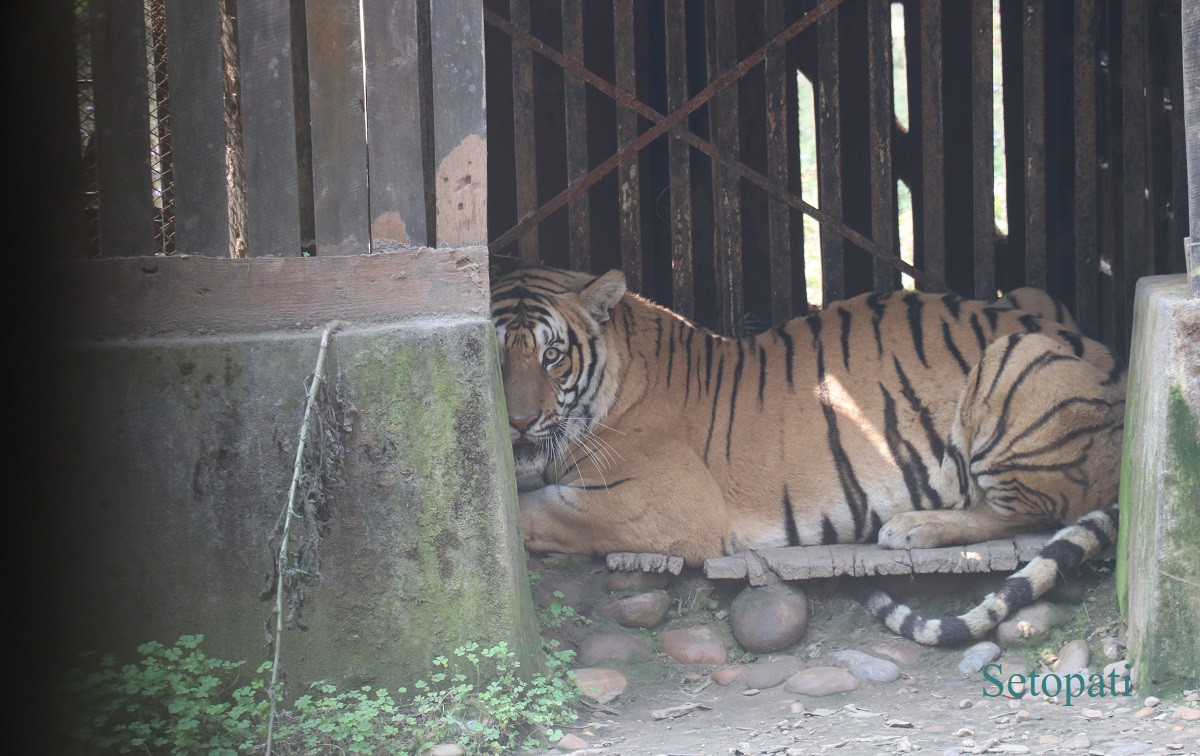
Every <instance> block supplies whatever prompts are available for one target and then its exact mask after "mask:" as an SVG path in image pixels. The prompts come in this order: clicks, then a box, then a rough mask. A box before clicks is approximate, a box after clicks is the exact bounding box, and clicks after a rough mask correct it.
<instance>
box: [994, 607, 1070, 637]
mask: <svg viewBox="0 0 1200 756" xmlns="http://www.w3.org/2000/svg"><path fill="white" fill-rule="evenodd" d="M1065 619H1066V615H1065V613H1064V612H1063V610H1062V609H1059V608H1058V607H1056V606H1055V605H1054V604H1050V603H1047V602H1045V601H1037V602H1034V603H1032V604H1030V605H1029V606H1027V607H1025V608H1024V609H1022V610H1020V611H1019V612H1017V613H1016V614H1014V615H1013V616H1011V617H1009V618H1008V619H1006V620H1004V621H1003V622H1001V623H1000V624H999V626H997V627H996V642H998V643H999V644H1000V645H1001V646H1015V645H1017V644H1020V643H1026V642H1028V641H1032V640H1037V639H1039V638H1044V637H1046V635H1048V634H1049V633H1050V630H1051V628H1053V627H1055V626H1057V625H1060V624H1062V622H1063V620H1065Z"/></svg>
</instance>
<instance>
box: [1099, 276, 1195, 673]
mask: <svg viewBox="0 0 1200 756" xmlns="http://www.w3.org/2000/svg"><path fill="white" fill-rule="evenodd" d="M1198 428H1200V299H1195V298H1192V297H1191V296H1190V291H1189V287H1188V281H1187V277H1186V276H1184V275H1174V276H1151V277H1147V278H1143V279H1141V280H1140V281H1138V285H1137V297H1136V301H1135V304H1134V321H1133V341H1132V347H1131V350H1130V370H1129V398H1128V403H1127V404H1126V410H1125V447H1124V454H1123V456H1122V461H1121V500H1120V508H1121V531H1120V537H1119V544H1118V549H1117V553H1118V563H1117V583H1118V593H1119V600H1120V602H1121V609H1122V613H1123V615H1124V616H1125V618H1126V620H1127V622H1128V637H1127V640H1128V643H1129V656H1130V658H1131V659H1132V660H1133V675H1134V679H1135V682H1136V684H1137V685H1138V686H1139V689H1141V690H1147V691H1148V690H1165V691H1167V692H1171V691H1174V690H1179V689H1182V688H1194V687H1196V684H1197V683H1198V682H1200V635H1197V633H1196V628H1197V627H1200V558H1198V557H1197V553H1198V552H1197V550H1198V549H1200V430H1198Z"/></svg>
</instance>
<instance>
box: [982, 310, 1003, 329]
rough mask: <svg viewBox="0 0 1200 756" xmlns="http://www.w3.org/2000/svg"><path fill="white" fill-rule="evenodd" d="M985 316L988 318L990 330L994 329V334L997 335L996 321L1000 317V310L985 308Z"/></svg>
mask: <svg viewBox="0 0 1200 756" xmlns="http://www.w3.org/2000/svg"><path fill="white" fill-rule="evenodd" d="M983 315H984V317H986V318H987V322H988V328H990V329H992V333H993V334H995V333H996V319H997V318H998V317H999V316H1000V309H997V308H995V307H984V308H983Z"/></svg>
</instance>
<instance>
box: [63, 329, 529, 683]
mask: <svg viewBox="0 0 1200 756" xmlns="http://www.w3.org/2000/svg"><path fill="white" fill-rule="evenodd" d="M319 341H320V331H319V330H303V331H300V330H297V331H292V332H274V333H267V334H259V335H252V336H222V337H206V338H172V339H151V338H142V339H132V340H108V341H101V342H95V343H90V344H88V343H75V344H72V345H70V346H68V347H65V348H64V349H63V351H62V353H61V355H60V356H61V358H62V364H61V377H62V386H61V389H60V391H59V393H58V395H57V400H58V404H59V406H58V407H57V408H56V409H58V410H59V412H56V413H53V414H54V415H55V418H54V420H52V421H51V422H54V423H55V425H54V428H55V431H54V432H55V434H56V437H57V439H58V442H59V444H58V446H59V448H60V449H61V452H60V454H61V458H60V459H59V460H57V469H58V470H60V471H61V475H59V476H56V479H54V480H51V481H49V482H48V491H49V493H50V497H49V502H50V506H51V507H52V511H53V512H55V527H56V528H57V529H59V530H60V531H61V533H60V534H59V536H58V544H59V545H60V546H61V550H59V551H58V552H56V553H55V554H54V562H55V564H54V565H52V566H51V567H50V568H49V569H51V570H53V571H54V573H55V577H56V585H55V599H56V601H55V604H56V607H57V610H58V612H57V618H56V621H55V622H54V623H53V625H54V626H55V627H57V628H58V629H59V634H60V635H61V637H60V638H58V640H59V641H60V642H61V647H62V648H64V649H87V650H99V651H104V652H125V653H131V652H132V651H133V650H134V649H136V647H137V645H138V644H140V643H142V642H145V641H148V640H158V641H162V642H164V643H167V644H170V643H172V642H174V640H175V639H177V638H178V637H179V636H180V635H184V634H194V633H203V634H204V635H205V636H206V639H205V642H204V648H205V650H206V652H207V653H208V654H209V655H210V656H220V657H222V658H227V659H235V660H238V659H246V660H248V661H249V662H250V663H249V665H248V666H249V668H250V669H251V670H253V668H254V667H256V666H257V665H258V663H259V662H261V661H264V660H266V659H268V658H270V656H269V653H268V649H267V645H266V642H265V637H266V632H265V631H266V630H267V629H268V619H269V618H270V611H271V608H272V605H273V601H272V600H268V599H264V598H263V597H261V596H260V594H261V592H262V590H263V587H264V583H265V581H266V579H267V578H268V577H269V576H270V575H271V574H272V567H273V561H274V553H275V552H274V550H273V548H272V547H273V542H272V540H271V539H272V537H273V536H274V534H275V532H276V522H277V518H278V517H279V515H280V512H281V511H282V510H283V508H284V505H285V503H286V501H287V492H288V487H289V485H290V482H291V478H292V466H293V463H294V459H295V453H296V445H297V442H298V432H299V427H300V423H301V419H302V415H303V410H304V404H305V399H306V387H305V379H306V378H307V376H308V375H309V374H310V373H311V371H312V370H313V368H314V365H315V362H316V355H317V351H318V346H319ZM498 360H499V353H498V349H497V345H496V340H495V332H494V329H493V328H492V325H491V323H490V322H489V321H488V320H486V319H484V318H470V319H461V320H440V321H428V322H410V323H405V324H404V325H392V326H374V327H369V328H368V327H346V328H344V329H343V330H341V331H339V332H337V333H336V334H335V335H334V337H333V340H332V346H331V348H330V352H329V354H328V357H327V362H326V375H327V379H328V381H329V390H330V391H331V392H337V393H340V394H341V395H342V396H343V397H344V398H345V401H346V405H345V406H347V407H350V406H352V407H353V408H354V412H353V413H351V414H350V415H348V417H347V421H348V422H349V421H352V424H351V425H350V426H349V431H348V433H346V434H345V435H344V436H343V437H342V441H343V446H344V450H345V451H344V455H343V460H342V461H343V462H344V482H342V483H339V484H335V485H332V486H331V487H330V488H329V492H330V498H329V499H328V506H327V511H326V512H325V513H323V515H322V516H323V518H324V522H323V525H322V527H321V531H322V538H321V541H320V561H319V569H320V577H319V579H317V580H316V581H315V582H313V583H312V584H311V585H310V586H309V587H308V589H307V591H306V596H305V602H304V607H303V614H302V618H303V622H304V625H305V627H304V629H300V628H296V629H292V630H285V631H284V636H283V646H282V650H283V654H282V657H283V667H284V670H285V672H286V673H287V675H288V679H289V680H291V681H292V682H294V683H300V684H301V685H303V684H305V683H307V682H309V681H312V680H316V679H328V680H331V681H334V682H337V683H338V684H339V685H341V686H349V685H361V684H364V683H370V684H372V685H375V686H384V687H388V688H390V689H395V688H397V687H399V686H402V685H403V686H409V687H410V689H411V684H412V682H413V681H414V680H415V679H417V677H418V676H422V675H424V674H426V672H427V671H428V669H429V667H428V665H429V662H430V660H432V659H433V658H434V657H435V656H437V655H439V654H449V652H450V651H452V650H453V649H454V648H455V647H456V646H458V645H461V644H462V643H464V642H466V641H478V642H479V643H480V644H481V645H483V647H485V648H486V647H488V646H491V645H494V644H495V643H498V642H500V641H505V642H507V643H508V645H509V647H510V648H511V649H513V650H514V651H516V652H517V654H518V657H519V659H520V660H521V662H522V665H523V666H524V667H525V668H526V669H537V668H539V667H540V664H541V661H542V659H543V657H542V655H541V641H540V637H539V635H538V628H537V620H536V614H535V610H534V606H533V602H532V598H531V594H530V588H529V582H528V578H527V574H526V568H525V555H524V552H523V550H522V548H521V541H520V536H519V533H518V523H519V518H518V513H517V504H516V486H515V483H514V474H513V468H512V455H511V451H510V448H509V446H508V436H507V432H506V425H505V424H504V422H503V419H502V412H503V391H502V387H501V384H500V371H499V367H498ZM54 567H57V568H58V569H54ZM271 629H273V625H272V626H271ZM291 692H292V693H293V694H295V693H298V692H300V689H298V688H297V687H295V686H293V688H292V691H291Z"/></svg>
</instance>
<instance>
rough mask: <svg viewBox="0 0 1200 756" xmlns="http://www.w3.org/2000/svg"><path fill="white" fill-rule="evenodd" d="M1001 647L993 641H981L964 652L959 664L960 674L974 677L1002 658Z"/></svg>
mask: <svg viewBox="0 0 1200 756" xmlns="http://www.w3.org/2000/svg"><path fill="white" fill-rule="evenodd" d="M1000 654H1001V650H1000V647H999V646H997V645H996V644H995V643H992V642H991V641H980V642H979V643H976V644H975V645H974V646H971V647H970V648H968V649H967V650H966V651H964V652H963V655H962V660H961V661H959V663H958V671H959V674H962V675H973V674H975V673H976V672H978V671H980V670H981V669H983V668H984V667H985V666H986V665H988V664H991V663H992V662H994V661H996V660H997V659H999V658H1000Z"/></svg>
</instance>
